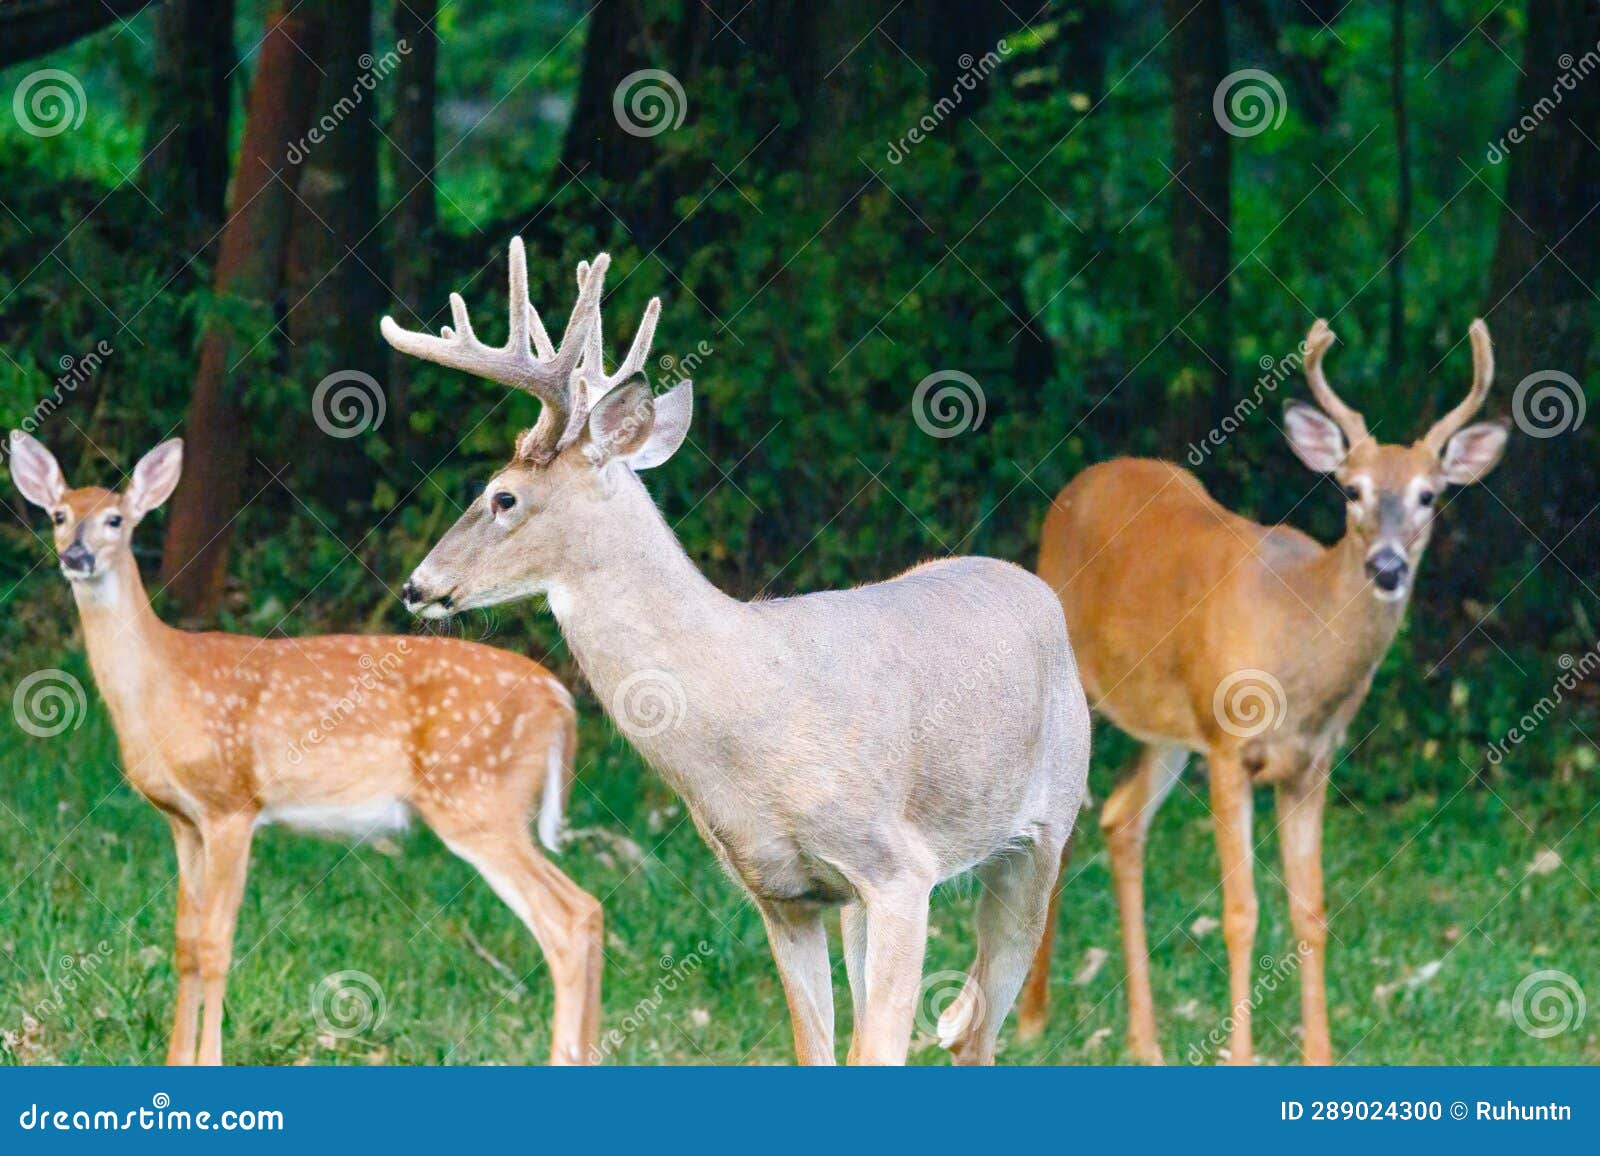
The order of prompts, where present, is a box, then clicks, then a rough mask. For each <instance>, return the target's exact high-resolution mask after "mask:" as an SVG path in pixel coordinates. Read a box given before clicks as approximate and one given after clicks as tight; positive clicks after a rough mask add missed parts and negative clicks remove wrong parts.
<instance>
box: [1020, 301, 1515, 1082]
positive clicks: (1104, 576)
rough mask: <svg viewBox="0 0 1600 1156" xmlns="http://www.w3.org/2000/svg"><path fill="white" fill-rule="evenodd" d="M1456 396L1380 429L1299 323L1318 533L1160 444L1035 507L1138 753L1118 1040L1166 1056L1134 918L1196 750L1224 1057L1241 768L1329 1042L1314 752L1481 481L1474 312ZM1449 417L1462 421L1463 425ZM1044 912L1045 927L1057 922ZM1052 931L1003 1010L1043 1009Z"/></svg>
mask: <svg viewBox="0 0 1600 1156" xmlns="http://www.w3.org/2000/svg"><path fill="white" fill-rule="evenodd" d="M1471 340H1472V359H1473V381H1472V389H1471V390H1470V391H1469V392H1468V394H1467V397H1466V400H1464V401H1463V402H1461V404H1460V405H1458V406H1456V407H1455V408H1454V409H1453V410H1451V411H1450V412H1449V413H1447V414H1446V415H1445V416H1444V417H1442V418H1440V419H1439V421H1438V422H1436V423H1435V424H1434V426H1433V428H1432V429H1430V430H1429V431H1428V432H1427V434H1426V435H1425V436H1424V437H1423V438H1422V440H1421V441H1418V442H1417V443H1415V444H1414V445H1409V446H1406V445H1385V444H1380V443H1379V442H1378V441H1377V440H1376V439H1374V438H1373V437H1372V436H1371V435H1370V434H1369V433H1368V432H1367V427H1366V423H1365V422H1364V421H1363V420H1362V418H1361V415H1360V414H1359V413H1357V412H1356V411H1355V410H1353V409H1351V408H1350V407H1349V406H1347V405H1345V404H1344V402H1342V401H1340V400H1339V398H1338V397H1337V395H1335V394H1334V392H1333V390H1332V389H1331V388H1329V386H1328V382H1327V380H1326V378H1325V377H1324V376H1323V369H1322V358H1323V354H1324V353H1326V352H1327V349H1328V347H1329V345H1331V344H1332V342H1333V331H1332V330H1330V329H1329V328H1328V326H1327V323H1326V322H1324V321H1320V320H1319V321H1318V322H1317V323H1316V324H1315V325H1314V326H1313V327H1312V329H1311V332H1310V335H1309V336H1308V337H1307V338H1306V344H1305V349H1304V357H1305V373H1306V380H1307V382H1308V383H1309V385H1310V386H1311V392H1312V394H1313V395H1314V396H1315V398H1316V400H1317V402H1318V404H1319V405H1320V406H1321V407H1322V408H1321V410H1318V409H1316V408H1314V407H1312V406H1310V405H1306V404H1305V403H1303V402H1290V403H1289V405H1288V407H1287V409H1286V411H1285V426H1286V429H1287V435H1288V439H1289V445H1290V446H1291V448H1293V450H1294V452H1295V454H1296V455H1297V456H1298V457H1299V458H1300V460H1301V461H1302V462H1304V463H1305V465H1306V466H1308V467H1309V468H1311V469H1312V470H1315V471H1317V472H1318V473H1322V474H1328V475H1330V476H1331V477H1332V478H1333V479H1334V480H1335V481H1336V482H1337V484H1338V485H1339V487H1340V490H1341V491H1342V493H1343V496H1344V499H1345V502H1346V530H1345V536H1344V537H1343V538H1342V539H1341V540H1340V541H1339V542H1337V543H1335V544H1334V545H1332V546H1322V545H1320V544H1318V543H1317V542H1315V541H1314V540H1312V539H1311V538H1309V537H1307V536H1306V535H1305V534H1302V533H1300V532H1299V531H1297V530H1293V529H1290V528H1289V527H1287V526H1272V527H1268V526H1262V525H1258V524H1257V523H1255V522H1252V521H1250V520H1248V519H1246V518H1242V517H1240V516H1239V515H1237V514H1234V513H1232V512H1231V511H1229V510H1226V509H1224V508H1223V507H1222V506H1220V505H1218V504H1217V503H1216V502H1215V501H1214V500H1212V498H1211V497H1210V496H1209V495H1208V494H1207V493H1206V491H1205V489H1204V488H1203V487H1202V486H1201V484H1200V483H1199V481H1197V480H1196V479H1195V477H1194V475H1192V474H1190V473H1189V472H1188V471H1187V470H1183V469H1180V468H1179V467H1178V466H1176V465H1172V464H1170V463H1168V462H1159V461H1142V460H1133V459H1119V460H1116V461H1111V462H1105V463H1103V464H1101V465H1097V466H1093V467H1091V468H1090V469H1087V470H1085V471H1084V472H1083V473H1082V474H1081V475H1079V476H1078V477H1077V478H1076V479H1075V480H1074V481H1073V482H1072V483H1071V484H1070V485H1068V486H1067V487H1066V488H1065V489H1063V490H1062V491H1061V493H1060V494H1059V495H1058V496H1057V497H1056V500H1055V502H1054V504H1053V505H1052V506H1051V508H1050V512H1049V514H1048V515H1047V516H1046V518H1045V522H1044V530H1043V535H1042V539H1041V542H1040V547H1039V574H1040V576H1041V577H1043V578H1044V579H1045V581H1047V582H1049V583H1050V585H1051V586H1052V587H1054V588H1055V590H1056V591H1057V592H1058V593H1059V594H1060V596H1061V605H1062V607H1063V609H1064V610H1065V611H1066V619H1067V631H1068V634H1069V635H1070V636H1071V638H1072V643H1073V647H1074V649H1075V651H1076V653H1077V656H1078V663H1079V667H1080V669H1081V671H1082V674H1083V682H1084V686H1085V688H1086V689H1087V691H1088V695H1089V701H1090V703H1091V704H1092V705H1093V706H1094V707H1095V708H1096V709H1097V710H1098V711H1099V712H1100V713H1101V714H1102V715H1104V716H1105V717H1106V718H1108V719H1110V720H1111V721H1112V722H1113V723H1115V724H1116V725H1117V726H1118V727H1120V728H1121V729H1122V730H1124V731H1126V732H1127V733H1128V734H1130V735H1132V736H1134V737H1135V738H1137V739H1139V740H1140V741H1141V742H1142V743H1143V744H1144V751H1143V753H1142V754H1141V755H1140V757H1139V758H1138V760H1137V761H1136V762H1135V764H1134V766H1133V768H1132V773H1131V774H1129V775H1128V776H1127V777H1126V778H1125V779H1124V780H1123V781H1122V782H1121V784H1120V785H1119V786H1118V787H1117V788H1116V790H1115V791H1114V792H1113V793H1112V794H1111V796H1110V798H1109V799H1107V801H1106V804H1105V807H1104V809H1103V810H1102V812H1101V816H1100V825H1101V828H1102V829H1103V830H1104V831H1105V834H1106V842H1107V845H1108V848H1109V851H1110V858H1111V871H1112V878H1113V880H1114V881H1115V886H1116V896H1117V907H1118V910H1119V912H1120V914H1121V920H1122V946H1123V951H1124V953H1125V954H1126V957H1127V968H1128V989H1127V991H1128V1051H1129V1052H1130V1053H1131V1054H1132V1055H1133V1056H1134V1057H1135V1058H1137V1059H1139V1060H1141V1061H1144V1062H1149V1063H1160V1062H1161V1049H1160V1047H1159V1045H1158V1043H1157V1037H1156V1025H1155V1014H1154V1010H1153V1007H1152V1004H1151V997H1150V968H1149V958H1148V948H1147V946H1146V940H1145V925H1144V855H1145V839H1146V835H1147V832H1148V831H1149V827H1150V820H1151V817H1152V816H1153V815H1154V814H1155V811H1156V808H1157V807H1159V806H1160V805H1161V802H1162V800H1163V799H1164V798H1166V796H1167V794H1168V792H1170V791H1171V790H1172V788H1173V786H1174V785H1175V784H1176V783H1177V781H1178V777H1179V775H1180V774H1181V773H1182V772H1183V768H1184V765H1185V764H1186V763H1187V762H1188V760H1189V756H1190V753H1191V752H1194V751H1199V752H1202V753H1204V754H1205V756H1206V761H1207V765H1208V767H1209V770H1210V803H1211V812H1212V819H1213V822H1214V824H1215V828H1216V839H1217V851H1218V856H1219V858H1220V859H1221V867H1222V894H1223V933H1224V936H1225V938H1226V940H1227V948H1228V973H1229V983H1228V988H1229V995H1230V1000H1231V1013H1230V1014H1231V1018H1232V1021H1233V1029H1232V1033H1231V1041H1230V1043H1231V1046H1230V1049H1229V1058H1230V1059H1231V1061H1232V1062H1233V1063H1236V1064H1245V1063H1249V1062H1250V1060H1251V1038H1250V1013H1251V1009H1252V1003H1253V1000H1252V980H1253V978H1254V976H1253V969H1254V968H1255V966H1256V962H1255V957H1254V955H1253V952H1252V943H1253V940H1254V937H1255V931H1256V894H1255V884H1254V880H1253V878H1252V874H1253V866H1252V840H1251V807H1252V798H1251V791H1252V787H1254V786H1256V785H1258V784H1270V785H1272V786H1273V788H1274V789H1275V791H1276V794H1277V802H1278V825H1279V833H1280V836H1281V841H1282V844H1283V868H1284V880H1285V883H1286V884H1287V888H1288V893H1289V912H1290V917H1291V922H1292V923H1293V926H1294V933H1295V936H1296V938H1297V940H1298V941H1299V948H1298V952H1299V956H1300V960H1299V969H1300V973H1301V976H1300V978H1301V1007H1302V1015H1303V1019H1304V1025H1305V1060H1306V1062H1307V1063H1311V1064H1326V1063H1329V1062H1331V1059H1332V1055H1331V1051H1330V1044H1329V1039H1328V1013H1327V997H1326V992H1325V989H1324V970H1323V957H1324V943H1325V940H1326V916H1325V914H1324V907H1323V890H1322V862H1321V845H1322V820H1323V803H1324V799H1325V796H1326V793H1327V787H1328V775H1329V769H1330V766H1331V764H1332V760H1333V757H1334V752H1335V751H1336V749H1337V748H1338V746H1339V744H1340V743H1341V742H1342V741H1343V739H1344V735H1345V729H1346V727H1347V726H1348V725H1349V723H1350V720H1351V718H1352V717H1353V716H1354V715H1355V713H1356V710H1357V709H1358V708H1359V707H1360V706H1361V701H1362V699H1364V698H1365V697H1366V695H1367V691H1368V688H1369V687H1370V686H1371V685H1372V675H1373V672H1374V671H1375V670H1376V669H1377V666H1378V663H1379V661H1380V660H1381V659H1382V657H1383V654H1384V652H1385V651H1386V650H1387V649H1388V648H1389V644H1390V643H1391V642H1392V641H1393V639H1394V636H1395V631H1396V630H1397V629H1398V628H1399V626H1400V619H1401V616H1402V615H1403V614H1404V613H1405V607H1406V602H1407V599H1408V598H1409V596H1410V593H1411V588H1412V582H1413V577H1414V575H1415V572H1416V568H1417V565H1418V563H1419V562H1420V561H1421V559H1422V554H1423V551H1424V550H1425V549H1426V548H1427V545H1428V537H1429V534H1430V533H1431V531H1432V527H1433V519H1434V515H1435V514H1436V512H1437V511H1438V508H1439V498H1440V496H1441V495H1442V494H1443V493H1444V490H1445V487H1446V486H1451V485H1458V486H1459V485H1466V484H1468V483H1470V482H1476V481H1478V480H1479V479H1480V478H1482V477H1483V476H1484V475H1485V474H1486V473H1488V472H1489V470H1491V469H1493V468H1494V465H1495V463H1496V462H1498V461H1499V460H1500V456H1501V453H1502V452H1503V451H1504V449H1505V444H1506V435H1507V430H1506V426H1505V425H1504V424H1503V423H1501V422H1480V423H1478V424H1476V425H1470V426H1469V425H1467V421H1468V420H1469V419H1470V418H1471V417H1472V415H1473V414H1474V413H1476V412H1477V410H1478V409H1479V407H1481V406H1482V405H1483V402H1484V398H1485V397H1486V396H1487V395H1488V392H1489V382H1490V378H1491V377H1492V376H1493V371H1494V370H1493V354H1492V351H1491V348H1490V344H1489V330H1488V328H1487V327H1486V326H1485V325H1484V323H1483V322H1482V321H1481V320H1480V321H1474V322H1473V323H1472V329H1471ZM1463 427H1465V428H1463ZM1054 924H1055V920H1054V917H1053V916H1052V918H1051V919H1050V921H1049V923H1048V924H1047V928H1053V927H1054ZM1050 948H1051V942H1050V933H1049V931H1048V930H1047V932H1046V938H1045V939H1044V940H1043V942H1042V943H1041V945H1040V949H1039V952H1038V953H1037V955H1036V957H1035V960H1034V965H1033V971H1032V973H1031V975H1030V976H1029V981H1028V986H1027V990H1026V992H1025V993H1024V998H1023V1005H1022V1011H1021V1014H1020V1020H1021V1028H1022V1031H1023V1033H1024V1035H1025V1036H1026V1035H1037V1034H1038V1033H1039V1032H1040V1030H1041V1029H1042V1027H1043V1025H1044V1021H1045V1014H1046V1003H1047V999H1048V995H1047V990H1048V989H1047V984H1048V974H1049V964H1050Z"/></svg>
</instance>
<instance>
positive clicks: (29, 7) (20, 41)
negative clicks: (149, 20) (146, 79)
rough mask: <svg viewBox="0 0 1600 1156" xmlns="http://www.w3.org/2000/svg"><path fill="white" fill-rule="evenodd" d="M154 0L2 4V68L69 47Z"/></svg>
mask: <svg viewBox="0 0 1600 1156" xmlns="http://www.w3.org/2000/svg"><path fill="white" fill-rule="evenodd" d="M153 2H154V0H9V3H6V4H3V5H0V68H7V67H9V66H11V65H13V64H21V63H22V62H23V61H25V60H32V59H33V58H34V57H36V56H43V55H44V54H45V53H47V52H54V51H56V50H57V49H59V48H65V47H66V46H67V45H69V44H72V43H73V42H75V41H77V40H81V39H82V38H83V37H85V36H88V35H89V34H90V33H92V32H99V31H100V30H101V29H102V28H105V27H108V26H109V25H111V24H114V23H116V22H117V21H119V20H131V19H133V17H135V16H137V15H138V14H139V13H140V12H141V11H143V10H144V9H145V8H148V7H149V6H150V5H151V3H153Z"/></svg>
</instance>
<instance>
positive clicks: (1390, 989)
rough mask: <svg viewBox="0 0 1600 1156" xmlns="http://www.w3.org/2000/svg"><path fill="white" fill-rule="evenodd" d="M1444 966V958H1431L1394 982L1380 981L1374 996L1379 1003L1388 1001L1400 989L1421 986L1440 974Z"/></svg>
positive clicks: (1373, 993)
mask: <svg viewBox="0 0 1600 1156" xmlns="http://www.w3.org/2000/svg"><path fill="white" fill-rule="evenodd" d="M1443 966H1444V960H1442V959H1433V960H1429V961H1428V962H1427V963H1425V964H1423V965H1422V966H1421V967H1419V968H1417V969H1416V970H1415V971H1411V972H1408V973H1407V974H1406V975H1403V976H1401V977H1400V978H1399V979H1397V980H1395V981H1394V982H1392V983H1380V984H1379V985H1378V986H1377V987H1375V988H1373V989H1372V998H1373V999H1375V1000H1377V1001H1378V1002H1379V1003H1387V1002H1388V1001H1389V997H1390V996H1392V995H1394V994H1395V993H1396V992H1398V991H1411V990H1414V989H1415V988H1419V987H1421V986H1422V985H1423V984H1425V983H1427V982H1428V981H1429V980H1431V979H1432V978H1433V977H1434V976H1436V975H1438V974H1439V969H1440V968H1441V967H1443Z"/></svg>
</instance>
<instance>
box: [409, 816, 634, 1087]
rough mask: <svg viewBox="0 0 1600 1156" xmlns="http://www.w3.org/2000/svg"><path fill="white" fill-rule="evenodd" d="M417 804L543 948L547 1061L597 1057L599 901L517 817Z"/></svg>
mask: <svg viewBox="0 0 1600 1156" xmlns="http://www.w3.org/2000/svg"><path fill="white" fill-rule="evenodd" d="M418 810H419V811H421V812H422V815H423V818H425V819H426V820H427V822H428V825H429V826H431V827H432V828H433V829H434V831H435V832H437V833H438V835H439V837H440V838H441V839H443V840H444V844H445V846H447V847H449V848H450V850H451V851H452V852H454V853H455V854H456V855H457V856H458V857H460V858H461V859H463V860H464V861H466V862H467V863H469V864H471V866H472V867H473V868H474V869H475V870H476V871H477V872H478V874H479V875H481V876H482V877H483V880H484V882H486V883H488V884H489V886H490V887H491V888H492V889H493V890H494V893H495V894H496V895H498V896H499V897H500V900H501V902H503V903H504V904H505V905H506V906H507V907H509V908H511V910H512V912H513V913H514V914H515V915H516V917H517V918H518V919H520V920H521V921H522V924H523V926H524V927H526V928H527V929H528V930H529V931H530V932H532V934H533V938H534V940H535V942H537V943H538V944H539V949H540V950H541V951H542V952H543V953H544V957H545V961H546V962H547V963H548V964H549V967H550V983H551V986H552V987H553V988H554V989H555V1014H554V1016H553V1017H552V1018H551V1024H550V1062H551V1063H552V1064H586V1063H594V1062H596V1061H597V1060H598V1057H599V1045H600V973H601V971H602V965H603V961H602V955H601V951H602V947H603V943H604V940H603V938H602V936H603V923H602V919H603V916H602V913H601V908H600V901H599V900H598V899H596V898H595V897H594V896H592V895H590V894H589V893H588V892H587V891H585V890H583V888H581V887H579V886H578V885H577V884H576V883H574V882H573V881H572V880H571V879H569V878H567V876H566V875H565V874H564V873H563V872H562V871H561V869H560V868H559V867H557V866H556V865H555V864H554V863H552V862H550V860H549V859H547V858H545V856H544V855H543V854H541V853H540V851H539V849H538V848H537V847H535V846H534V845H533V839H532V838H531V837H530V836H529V834H528V831H527V828H526V827H523V826H522V825H521V824H520V822H518V823H517V824H515V825H509V826H508V825H507V824H506V823H505V822H504V821H503V820H498V821H496V822H495V823H494V825H493V826H492V827H486V826H483V825H481V824H478V823H476V822H474V821H473V820H472V819H470V818H467V817H465V816H462V815H460V814H458V813H455V812H452V811H451V809H450V807H449V806H448V804H446V805H439V804H432V805H430V804H429V803H427V802H424V801H422V800H420V799H419V800H418Z"/></svg>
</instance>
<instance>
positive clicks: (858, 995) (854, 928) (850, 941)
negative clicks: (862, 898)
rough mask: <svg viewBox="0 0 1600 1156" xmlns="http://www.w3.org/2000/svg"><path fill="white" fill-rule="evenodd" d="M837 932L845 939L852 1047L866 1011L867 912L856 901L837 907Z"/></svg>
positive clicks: (845, 966) (845, 970) (845, 971)
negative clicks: (851, 1017) (851, 1015)
mask: <svg viewBox="0 0 1600 1156" xmlns="http://www.w3.org/2000/svg"><path fill="white" fill-rule="evenodd" d="M839 932H840V936H841V938H842V939H843V940H844V973H845V975H846V976H847V977H848V978H849V980H850V1007H851V1009H852V1013H853V1019H852V1022H851V1027H850V1045H851V1047H854V1046H855V1037H856V1034H857V1029H858V1028H859V1027H860V1026H861V1017H862V1016H864V1015H866V1014H867V913H866V911H865V910H864V909H863V908H862V906H861V903H860V902H859V901H857V902H855V903H846V904H845V905H844V906H843V907H841V908H840V909H839Z"/></svg>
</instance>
